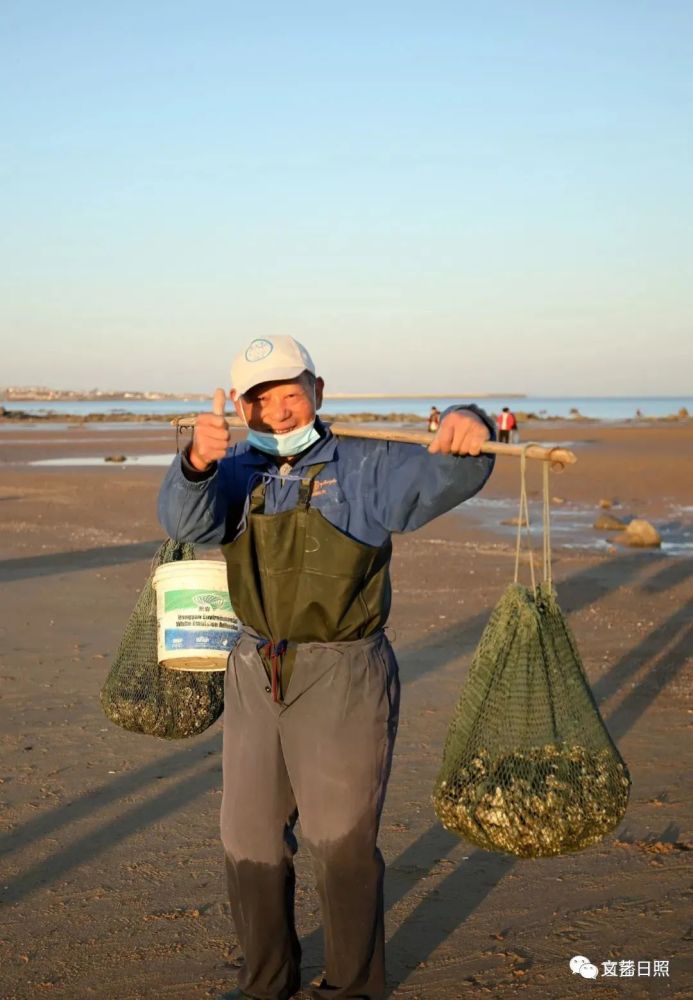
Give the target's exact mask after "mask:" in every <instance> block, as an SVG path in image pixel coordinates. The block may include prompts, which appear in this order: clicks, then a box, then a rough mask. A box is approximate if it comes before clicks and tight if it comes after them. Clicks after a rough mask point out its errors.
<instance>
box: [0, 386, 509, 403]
mask: <svg viewBox="0 0 693 1000" xmlns="http://www.w3.org/2000/svg"><path fill="white" fill-rule="evenodd" d="M48 391H49V393H50V394H49V395H40V394H38V393H35V394H34V393H32V392H31V391H30V390H28V391H24V392H22V391H21V390H17V391H12V390H9V392H8V391H7V390H6V391H5V392H4V393H3V394H2V395H0V404H2V403H47V404H48V403H133V402H136V403H155V402H181V403H199V402H204V400H207V399H211V398H212V396H211V394H209V395H205V394H204V393H195V392H189V393H181V394H180V395H178V394H177V393H167V392H162V393H153V392H150V393H137V392H122V393H108V392H103V393H83V394H82V393H77V392H71V391H70V390H58V389H56V390H55V391H53V390H48ZM323 398H324V399H526V398H527V393H524V392H440V391H437V392H416V393H408V392H404V393H400V392H384V393H383V392H326V393H325V394H324V396H323Z"/></svg>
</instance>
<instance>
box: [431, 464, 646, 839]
mask: <svg viewBox="0 0 693 1000" xmlns="http://www.w3.org/2000/svg"><path fill="white" fill-rule="evenodd" d="M522 476H523V491H522V496H521V503H520V523H522V521H523V501H524V517H525V520H526V521H527V522H528V520H529V518H528V517H527V499H526V490H525V489H524V462H523V470H522ZM544 484H545V485H544V511H545V520H544V581H543V582H542V583H540V584H538V585H537V584H536V581H535V580H534V571H533V563H532V562H531V558H530V566H531V567H532V587H531V588H529V587H524V586H522V585H520V584H519V583H517V570H518V566H519V533H518V552H517V558H516V571H515V579H516V582H515V583H512V584H510V585H509V586H508V588H507V589H506V591H505V593H504V594H503V596H502V597H501V599H500V601H499V602H498V604H497V605H496V607H495V608H494V610H493V613H492V614H491V618H490V620H489V622H488V624H487V626H486V628H485V629H484V632H483V635H482V637H481V640H480V642H479V645H478V647H477V649H476V652H475V654H474V658H473V660H472V664H471V667H470V670H469V677H468V679H467V683H466V685H465V687H464V689H463V691H462V695H461V697H460V700H459V703H458V705H457V709H456V712H455V715H454V717H453V720H452V723H451V725H450V729H449V732H448V736H447V740H446V743H445V749H444V752H443V763H442V767H441V770H440V774H439V775H438V780H437V782H436V785H435V789H434V794H433V805H434V808H435V812H436V815H437V816H438V818H439V819H440V820H441V822H442V823H443V826H444V827H445V828H446V829H447V830H450V831H451V832H453V833H457V834H459V835H460V836H462V837H464V838H465V840H469V841H471V842H472V843H474V844H477V845H478V846H479V847H482V848H484V849H485V850H490V851H502V852H504V853H507V854H513V855H516V856H518V857H522V858H537V857H548V856H551V855H557V854H565V853H567V852H569V851H578V850H581V849H582V848H585V847H588V846H589V845H590V844H594V843H596V842H597V841H599V840H601V839H602V838H603V837H604V836H605V835H606V834H608V833H609V832H610V831H612V830H613V829H614V828H615V827H616V826H617V825H618V824H619V823H620V821H621V820H622V819H623V816H624V814H625V811H626V807H627V804H628V797H629V793H630V776H629V774H628V770H627V768H626V765H625V763H624V761H623V760H622V758H621V756H620V754H619V752H618V750H617V748H616V746H615V745H614V743H613V742H612V740H611V738H610V736H609V734H608V732H607V730H606V727H605V725H604V722H603V720H602V717H601V715H600V713H599V709H598V707H597V704H596V702H595V700H594V696H593V695H592V691H591V689H590V686H589V683H588V681H587V677H586V675H585V671H584V668H583V665H582V662H581V659H580V654H579V653H578V650H577V646H576V644H575V639H574V637H573V635H572V633H571V631H570V629H569V627H568V624H567V622H566V621H565V619H564V617H563V614H562V613H561V609H560V607H559V606H558V601H557V597H556V593H555V591H554V590H553V587H552V585H551V574H550V542H549V541H548V536H549V524H548V464H545V476H544Z"/></svg>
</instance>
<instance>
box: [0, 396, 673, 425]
mask: <svg viewBox="0 0 693 1000" xmlns="http://www.w3.org/2000/svg"><path fill="white" fill-rule="evenodd" d="M460 403H475V404H476V405H478V406H480V407H481V408H482V409H484V410H487V411H488V412H489V413H498V412H499V411H500V410H501V409H502V408H503V407H504V406H509V407H510V409H511V410H513V411H516V412H518V413H534V414H536V415H537V416H539V417H543V418H549V417H558V418H561V419H566V418H569V417H571V416H575V411H577V413H578V414H579V415H580V416H583V417H589V418H591V419H596V420H615V421H618V420H633V419H637V418H638V414H640V415H641V416H642V417H655V418H656V417H668V416H672V415H676V414H677V413H678V412H679V411H680V410H682V409H686V410H688V412H689V413H691V414H692V415H693V396H522V397H518V396H455V397H453V396H436V395H431V396H422V395H416V396H407V395H403V396H391V395H387V396H365V395H356V394H354V395H350V396H345V395H340V396H335V397H332V398H330V397H327V398H326V399H325V400H324V402H323V406H322V411H321V412H323V413H326V414H331V415H332V414H333V415H335V416H339V415H343V414H348V413H372V414H375V415H376V416H384V415H385V414H388V413H401V414H411V415H412V416H418V417H426V416H428V413H429V411H430V409H431V407H432V406H437V407H438V409H440V410H445V409H446V408H447V407H448V406H453V405H456V404H460ZM0 405H1V406H3V407H4V408H5V409H6V410H10V411H18V410H21V411H23V412H24V413H28V414H32V415H36V416H42V415H45V414H55V415H56V416H65V417H67V416H87V415H88V414H92V413H93V414H98V415H99V416H101V417H105V416H107V415H108V414H114V415H115V414H132V415H145V414H156V415H159V416H162V417H163V416H171V417H173V416H176V415H180V416H182V415H185V414H188V413H199V412H201V411H203V410H204V409H205V401H204V400H199V399H195V400H186V399H184V398H183V399H156V400H148V399H109V400H94V399H87V400H57V401H53V400H50V401H46V400H27V401H19V400H9V401H1V400H0ZM230 408H231V407H230V404H229V405H228V407H227V409H228V410H230Z"/></svg>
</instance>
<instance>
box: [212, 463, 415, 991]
mask: <svg viewBox="0 0 693 1000" xmlns="http://www.w3.org/2000/svg"><path fill="white" fill-rule="evenodd" d="M321 469H322V466H320V465H319V466H313V467H311V468H310V469H309V470H308V472H307V474H306V477H305V478H304V479H303V480H302V481H301V484H300V489H299V500H298V504H297V506H296V507H295V508H294V509H293V510H289V511H285V512H283V513H280V514H265V513H264V490H265V487H264V484H261V485H260V486H258V487H256V489H255V490H253V492H252V493H251V496H250V501H249V507H248V516H247V529H246V530H245V531H244V532H243V533H242V534H240V535H239V536H238V537H237V538H236V539H235V540H234V541H233V542H231V543H229V544H227V545H224V546H223V552H224V556H225V558H226V561H227V566H228V576H229V592H230V595H231V602H232V604H233V607H234V609H235V611H236V613H237V615H238V617H239V619H240V620H241V621H242V622H243V624H244V626H245V630H244V632H243V634H242V636H241V639H240V641H239V642H238V644H237V646H236V647H235V649H234V651H233V653H232V654H231V657H230V660H229V667H228V670H227V673H226V688H225V700H224V753H223V767H224V794H223V799H222V807H221V836H222V842H223V845H224V850H225V853H226V865H227V874H228V887H229V898H230V901H231V909H232V912H233V917H234V922H235V925H236V931H237V933H238V938H239V943H240V945H241V948H242V950H243V955H244V964H243V966H242V968H241V970H240V974H239V986H240V987H241V989H242V990H243V992H244V993H245V994H246V995H247V996H249V997H255V998H258V1000H287V998H289V997H291V996H292V995H293V994H294V993H295V992H296V991H297V990H298V989H299V987H300V960H301V949H300V946H299V942H298V938H297V935H296V930H295V926H294V869H293V856H294V854H295V852H296V848H297V844H296V838H295V836H294V826H295V824H296V820H297V818H298V816H299V815H300V819H301V831H302V835H303V836H304V837H305V840H306V841H307V843H308V846H309V849H310V852H311V856H312V859H313V864H314V869H315V875H316V880H317V887H318V893H319V896H320V904H321V909H322V917H323V925H324V934H325V963H326V979H325V980H324V981H323V983H322V985H321V986H320V987H318V988H313V989H312V993H311V995H312V996H313V997H314V998H328V997H329V998H330V1000H336V998H363V1000H380V998H382V997H384V996H385V965H384V932H383V874H384V863H383V859H382V855H381V854H380V851H379V850H378V848H377V844H376V841H377V835H378V825H379V822H380V815H381V812H382V807H383V801H384V798H385V791H386V787H387V781H388V777H389V773H390V766H391V761H392V751H393V746H394V741H395V735H396V732H397V720H398V714H399V677H398V668H397V662H396V660H395V656H394V653H393V651H392V648H391V646H390V644H389V642H388V640H387V638H386V637H385V634H384V632H383V626H384V624H385V621H386V619H387V615H388V612H389V607H390V582H389V561H390V554H391V545H390V543H389V542H388V543H387V544H386V545H384V546H382V547H373V546H369V545H364V544H362V543H361V542H357V541H355V540H354V539H351V538H349V537H347V536H346V535H344V534H342V532H340V531H338V530H337V529H336V528H335V527H334V526H333V525H331V524H330V523H329V521H327V520H326V519H325V518H324V517H323V516H322V514H321V513H320V512H319V511H318V510H316V509H314V508H312V507H311V506H310V496H311V492H312V484H313V480H314V479H315V477H316V476H317V475H318V474H319V472H320V470H321Z"/></svg>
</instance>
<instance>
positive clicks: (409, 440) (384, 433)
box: [171, 416, 577, 469]
mask: <svg viewBox="0 0 693 1000" xmlns="http://www.w3.org/2000/svg"><path fill="white" fill-rule="evenodd" d="M171 423H172V424H173V425H174V426H175V427H176V428H178V430H182V429H183V428H185V427H194V426H195V417H194V416H189V417H176V418H175V419H174V420H172V421H171ZM226 423H227V424H228V425H229V427H230V428H232V429H235V428H239V429H240V428H242V427H243V426H244V425H243V424H242V423H241V421H240V420H238V419H237V418H231V419H230V420H229V419H228V418H227V420H226ZM329 428H330V430H331V431H332V433H333V434H336V435H337V436H338V437H355V438H369V439H372V440H375V441H401V442H403V443H404V444H422V445H425V446H426V447H428V445H429V444H430V443H431V441H432V440H433V435H432V434H431V433H430V432H429V431H409V430H397V429H396V428H392V429H391V430H380V429H375V428H370V427H362V426H358V425H356V426H355V425H354V424H340V423H338V422H336V423H333V424H329ZM481 450H482V452H484V454H486V455H511V456H514V457H519V456H521V455H522V453H523V452H524V453H525V454H526V456H527V458H534V459H540V460H541V461H543V462H551V466H552V468H556V469H560V468H562V467H563V466H564V465H574V464H575V462H577V457H576V455H575V454H574V452H572V451H569V450H568V449H567V448H561V447H560V445H557V446H556V447H555V448H544V447H543V446H542V445H540V444H531V443H530V444H525V445H522V444H499V442H498V441H487V442H486V443H485V444H483V445H482V446H481Z"/></svg>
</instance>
